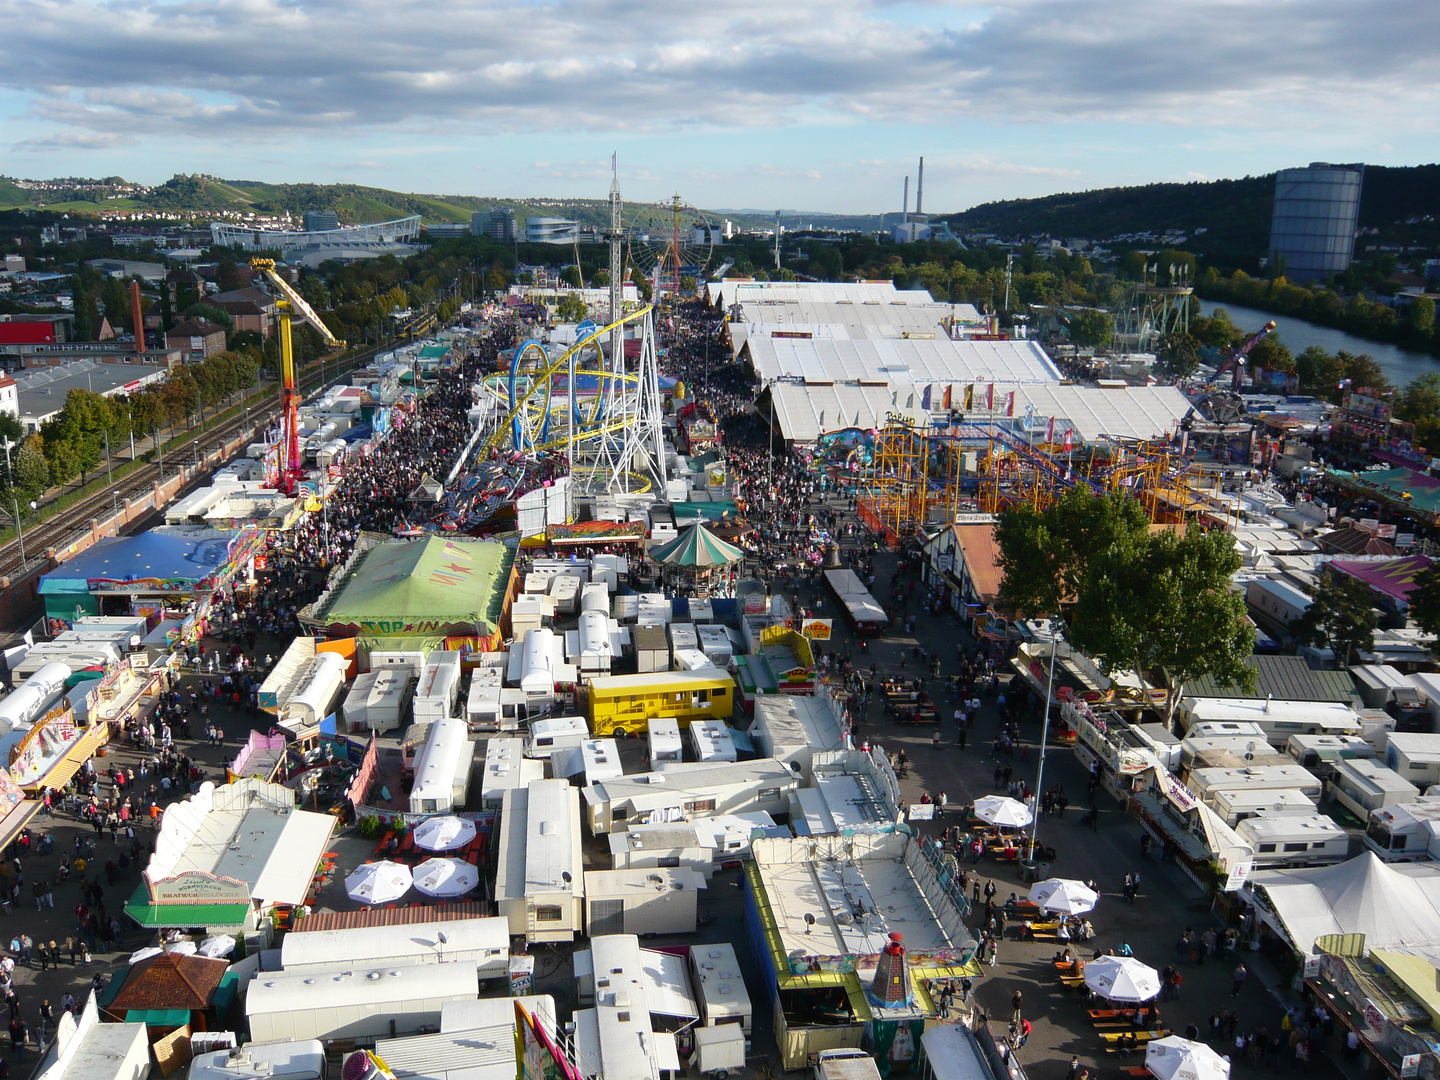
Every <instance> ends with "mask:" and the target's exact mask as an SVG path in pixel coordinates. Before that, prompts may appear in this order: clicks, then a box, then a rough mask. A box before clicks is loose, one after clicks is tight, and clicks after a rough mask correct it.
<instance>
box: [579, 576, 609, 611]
mask: <svg viewBox="0 0 1440 1080" xmlns="http://www.w3.org/2000/svg"><path fill="white" fill-rule="evenodd" d="M580 610H581V612H586V611H598V612H600V613H602V614H603V615H605V616H606V617H608V616H609V615H610V590H609V589H607V588H606V587H605V583H604V582H601V581H592V582H591V583H590V584H589V585H586V586H585V587H584V588H583V589H581V590H580Z"/></svg>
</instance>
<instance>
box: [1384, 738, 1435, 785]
mask: <svg viewBox="0 0 1440 1080" xmlns="http://www.w3.org/2000/svg"><path fill="white" fill-rule="evenodd" d="M1386 742H1387V745H1386V747H1385V764H1386V765H1388V766H1389V767H1390V768H1392V769H1394V770H1395V771H1396V772H1397V773H1399V774H1400V775H1401V776H1403V777H1404V778H1405V779H1406V780H1409V781H1410V782H1411V783H1412V784H1414V785H1415V786H1416V787H1418V788H1419V789H1420V790H1421V791H1424V790H1426V789H1427V788H1430V787H1432V786H1434V785H1435V784H1440V735H1436V734H1432V733H1430V732H1421V731H1392V732H1391V733H1390V734H1389V736H1388V737H1387V740H1386Z"/></svg>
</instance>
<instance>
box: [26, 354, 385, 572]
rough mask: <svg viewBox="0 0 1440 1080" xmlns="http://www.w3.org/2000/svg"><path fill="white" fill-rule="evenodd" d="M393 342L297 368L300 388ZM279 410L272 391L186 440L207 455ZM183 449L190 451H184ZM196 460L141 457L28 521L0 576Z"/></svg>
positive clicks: (345, 370) (181, 454) (334, 375)
mask: <svg viewBox="0 0 1440 1080" xmlns="http://www.w3.org/2000/svg"><path fill="white" fill-rule="evenodd" d="M392 346H393V343H389V344H387V345H385V346H375V347H372V348H369V349H366V350H365V351H364V352H361V353H357V354H356V355H354V356H352V357H348V358H346V359H344V360H341V361H339V362H338V363H336V364H329V363H327V364H326V365H325V366H324V368H323V369H320V370H315V371H311V372H308V373H305V374H302V376H301V378H300V380H299V387H300V390H301V392H302V393H305V394H308V393H309V392H310V391H312V390H315V389H317V388H319V387H320V386H322V385H325V384H328V383H332V382H334V381H335V380H336V379H338V378H340V377H341V376H343V375H347V374H349V372H350V371H352V370H353V369H354V368H356V367H358V366H360V365H362V364H364V363H366V362H368V361H369V360H370V358H371V357H372V356H373V355H374V354H375V353H376V352H377V351H379V349H380V348H389V347H392ZM279 415H280V402H279V395H278V394H277V395H276V400H275V401H274V403H273V404H271V405H270V406H268V407H261V408H257V409H252V410H250V411H249V412H248V413H246V412H243V411H242V412H241V414H240V415H239V416H234V417H231V418H230V419H229V420H226V421H225V422H224V423H223V424H221V425H220V426H218V427H215V428H212V429H210V430H209V431H206V432H204V433H203V434H200V435H197V436H196V437H195V438H194V439H193V440H191V444H192V446H198V447H200V448H201V449H203V450H204V451H205V452H206V455H207V460H208V459H209V457H210V456H211V455H213V454H214V453H215V451H216V450H217V449H218V448H219V447H221V446H223V445H224V444H226V443H228V442H230V441H231V440H233V439H234V438H235V437H236V436H237V435H239V434H240V433H241V432H243V431H246V430H247V429H254V430H255V431H260V430H263V429H264V428H265V427H266V426H267V425H269V424H270V423H272V422H274V420H275V419H277V418H278V417H279ZM252 437H253V436H252ZM187 454H188V455H190V456H188V457H187ZM195 460H196V454H195V451H194V450H192V449H191V447H190V446H187V447H185V448H183V449H179V450H177V451H176V452H175V453H174V455H173V457H167V458H166V459H165V460H164V461H163V463H162V462H153V461H151V462H144V463H143V464H142V465H141V466H140V467H139V468H137V469H135V470H134V471H133V472H130V473H128V474H127V475H126V476H125V477H123V478H122V479H120V480H117V481H116V482H115V483H114V484H112V485H108V486H106V487H103V488H101V489H100V490H98V491H96V492H94V493H93V494H90V495H87V496H85V497H84V498H83V499H81V500H80V501H79V502H77V503H75V504H73V505H71V506H68V507H66V508H65V509H64V510H62V511H61V512H60V513H58V514H56V515H54V516H53V517H50V518H47V519H45V520H44V521H39V522H36V523H35V524H34V525H30V526H27V527H26V528H25V531H24V533H23V536H22V538H21V539H19V540H11V541H10V542H9V543H7V544H5V545H4V546H3V547H0V577H10V578H19V577H23V576H24V573H25V571H26V570H27V569H29V568H30V567H31V566H33V565H34V564H36V563H39V562H44V561H45V552H46V551H47V550H48V549H50V548H55V549H62V548H65V547H68V546H69V545H70V544H72V543H74V542H75V541H76V540H77V539H79V538H80V537H83V536H86V535H88V534H89V532H90V524H89V523H90V521H92V520H93V519H95V518H103V517H106V516H109V515H110V514H112V513H113V512H114V511H115V510H116V509H117V508H119V507H122V506H123V505H124V503H125V500H126V499H128V498H130V497H131V496H134V495H139V494H149V493H150V491H151V490H152V488H153V487H154V485H155V484H157V483H161V482H163V480H164V479H165V477H166V476H169V477H174V476H175V474H176V473H177V472H178V471H179V470H181V469H182V468H185V467H186V466H187V465H192V464H194V462H195ZM162 470H163V471H162ZM6 509H7V510H8V509H9V508H6ZM7 516H8V514H7ZM22 540H23V545H22ZM22 546H23V548H24V552H25V557H24V558H23V559H22V558H21V554H20V552H21V548H22Z"/></svg>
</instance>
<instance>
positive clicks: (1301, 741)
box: [1285, 735, 1375, 780]
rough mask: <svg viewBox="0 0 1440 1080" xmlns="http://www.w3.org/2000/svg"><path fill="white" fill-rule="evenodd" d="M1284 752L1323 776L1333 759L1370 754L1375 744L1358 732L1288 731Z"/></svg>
mask: <svg viewBox="0 0 1440 1080" xmlns="http://www.w3.org/2000/svg"><path fill="white" fill-rule="evenodd" d="M1285 753H1286V754H1287V755H1289V757H1290V759H1291V760H1292V761H1294V762H1295V764H1297V765H1299V766H1301V767H1302V768H1306V769H1309V770H1310V771H1311V772H1313V773H1314V774H1315V775H1316V776H1318V777H1320V779H1321V780H1324V779H1325V778H1326V777H1328V776H1329V775H1330V773H1332V772H1333V771H1334V770H1335V763H1336V762H1338V761H1344V760H1347V759H1350V758H1373V757H1374V756H1375V748H1374V747H1373V746H1371V745H1370V744H1369V743H1368V742H1366V741H1365V740H1364V739H1362V738H1360V737H1359V736H1358V735H1291V736H1290V738H1289V739H1288V740H1286V743H1285Z"/></svg>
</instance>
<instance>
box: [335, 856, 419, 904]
mask: <svg viewBox="0 0 1440 1080" xmlns="http://www.w3.org/2000/svg"><path fill="white" fill-rule="evenodd" d="M411 883H412V879H411V877H410V868H409V867H408V866H402V865H400V864H399V863H393V862H390V861H389V860H386V861H384V862H377V863H366V864H365V865H364V866H359V867H356V868H355V869H354V870H352V871H351V872H350V874H349V876H347V877H346V878H345V891H346V892H347V893H348V894H349V895H350V899H351V900H358V901H359V902H360V903H362V904H389V903H392V902H393V901H396V900H399V899H400V897H402V896H404V895H405V894H406V893H407V892H409V891H410V885H411Z"/></svg>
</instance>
